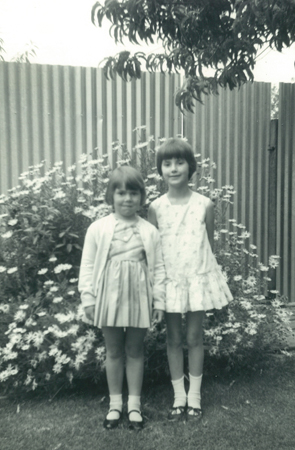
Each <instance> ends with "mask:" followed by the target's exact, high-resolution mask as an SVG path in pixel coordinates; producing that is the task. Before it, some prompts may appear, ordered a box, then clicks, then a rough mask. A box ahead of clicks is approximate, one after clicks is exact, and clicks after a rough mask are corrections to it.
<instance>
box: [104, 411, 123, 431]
mask: <svg viewBox="0 0 295 450" xmlns="http://www.w3.org/2000/svg"><path fill="white" fill-rule="evenodd" d="M111 411H116V412H118V413H119V418H118V419H107V416H106V418H105V419H104V421H103V427H104V428H105V429H106V430H114V429H115V428H117V427H118V425H119V423H120V422H121V419H122V411H119V410H118V409H110V410H109V411H108V414H109V413H110V412H111ZM108 414H107V415H108Z"/></svg>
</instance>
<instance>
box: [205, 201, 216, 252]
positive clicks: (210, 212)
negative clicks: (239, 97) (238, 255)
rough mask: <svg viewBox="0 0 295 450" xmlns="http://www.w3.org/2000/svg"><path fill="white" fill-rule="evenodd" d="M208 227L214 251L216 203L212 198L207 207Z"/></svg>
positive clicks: (206, 219)
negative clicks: (214, 203)
mask: <svg viewBox="0 0 295 450" xmlns="http://www.w3.org/2000/svg"><path fill="white" fill-rule="evenodd" d="M205 223H206V229H207V234H208V239H209V242H210V245H211V249H212V252H213V251H214V205H213V203H212V202H211V200H210V203H208V206H207V208H206V217H205Z"/></svg>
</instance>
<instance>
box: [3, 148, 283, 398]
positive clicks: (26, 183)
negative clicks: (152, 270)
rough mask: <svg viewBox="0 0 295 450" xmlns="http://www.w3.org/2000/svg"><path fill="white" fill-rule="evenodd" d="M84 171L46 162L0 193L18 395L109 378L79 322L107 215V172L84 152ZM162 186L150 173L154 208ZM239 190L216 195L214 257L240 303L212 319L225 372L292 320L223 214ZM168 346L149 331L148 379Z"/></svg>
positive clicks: (253, 357) (12, 372)
mask: <svg viewBox="0 0 295 450" xmlns="http://www.w3.org/2000/svg"><path fill="white" fill-rule="evenodd" d="M147 153H149V152H147ZM79 164H81V169H79V173H80V174H81V176H80V175H78V174H77V168H76V167H75V166H71V167H70V168H69V172H70V173H69V175H65V174H64V173H63V171H62V167H61V164H58V163H57V164H55V165H54V166H53V167H52V168H50V169H49V170H47V171H46V170H45V169H44V167H43V166H44V164H43V165H42V164H41V165H38V166H35V167H32V168H30V169H29V171H28V172H27V173H24V174H22V176H21V177H20V181H19V186H18V187H16V188H13V189H12V190H11V191H10V192H9V193H8V194H7V195H1V196H0V205H1V207H2V211H1V213H2V212H3V214H1V217H0V219H1V220H0V226H1V231H0V241H1V242H0V287H1V290H0V320H1V323H0V328H1V337H0V382H1V385H2V387H4V388H5V389H7V390H10V391H12V392H20V391H22V390H36V389H37V390H38V389H42V388H45V389H46V390H48V391H50V390H52V391H53V393H54V392H56V390H57V389H59V388H61V387H63V388H65V387H66V386H67V383H69V384H70V383H71V382H72V380H73V379H77V378H85V377H89V376H90V377H92V378H95V379H97V380H100V379H101V376H102V374H103V372H104V360H105V349H104V344H103V342H102V338H101V333H100V332H99V331H98V332H96V330H98V329H97V328H95V327H94V328H93V327H91V326H89V325H86V324H84V323H83V322H81V320H80V317H81V310H80V307H79V304H80V295H79V293H78V291H77V275H78V270H79V265H80V258H81V256H80V255H81V253H80V252H81V246H82V245H83V240H84V236H85V230H86V228H87V227H88V225H89V223H90V222H91V221H93V220H95V219H96V218H98V217H103V216H105V215H106V214H108V213H109V209H108V208H106V207H105V204H104V203H103V202H102V200H103V198H104V195H103V193H104V191H105V187H106V181H108V180H107V179H108V170H109V169H108V168H107V167H106V166H105V165H104V163H103V161H99V160H89V161H88V160H87V156H86V155H84V156H83V157H82V158H81V161H80V163H79ZM198 167H199V169H201V171H202V173H201V176H200V179H203V181H202V182H201V184H202V185H199V187H198V190H200V192H202V193H205V194H206V195H209V193H210V190H211V186H212V184H209V183H211V180H212V174H211V173H210V171H211V168H212V164H210V162H209V161H208V160H205V161H203V162H202V163H198ZM79 177H80V178H79ZM158 182H159V178H158V176H156V175H155V174H154V173H150V175H149V176H148V178H147V180H146V185H147V187H146V191H147V197H148V201H147V203H148V204H149V203H150V199H153V200H154V199H155V198H156V197H157V196H158V195H159V194H158V193H157V185H158ZM172 183H177V182H176V179H175V180H174V181H172ZM232 192H233V188H232V187H231V186H226V187H224V188H222V189H215V190H213V191H212V190H211V193H210V197H211V198H212V199H214V203H215V229H216V232H215V234H214V247H215V251H214V253H215V255H216V258H217V261H218V263H219V264H220V265H221V266H222V271H223V275H224V276H225V277H226V278H227V281H228V285H229V286H230V290H231V292H232V294H233V297H234V300H233V301H232V302H230V304H229V307H227V308H223V309H221V310H215V311H210V313H207V314H206V316H205V323H204V338H205V342H206V345H207V346H208V348H209V355H210V357H209V356H207V357H206V359H205V361H207V363H208V362H210V363H211V362H212V363H213V362H215V363H216V362H218V360H219V359H220V358H223V360H224V365H227V366H234V367H241V366H243V367H244V366H247V365H248V364H249V365H251V366H255V361H259V360H260V359H261V358H262V357H263V356H264V355H267V351H268V350H270V349H272V348H274V346H276V348H277V344H278V342H281V341H282V338H283V337H284V335H285V333H286V319H287V317H286V316H287V314H286V310H285V309H282V308H281V305H282V301H284V299H283V298H281V297H280V295H279V293H278V292H273V293H272V295H273V296H276V298H273V299H272V300H266V299H265V296H264V294H265V292H266V291H267V285H268V273H267V271H268V266H267V265H265V264H258V262H257V260H258V256H257V253H256V248H255V246H254V245H253V244H250V245H249V244H248V240H249V239H248V237H249V235H247V233H246V232H245V229H244V227H243V228H242V226H241V224H237V223H236V222H235V221H234V219H230V221H229V222H228V221H227V219H224V214H223V212H222V210H223V209H222V208H223V207H224V206H225V209H226V207H227V206H228V205H229V200H228V198H232V195H231V194H232ZM175 206H176V209H177V205H175ZM178 206H179V205H178ZM166 238H167V239H168V237H166ZM246 252H248V253H246ZM245 258H247V260H246V259H245ZM268 265H269V267H271V268H275V267H276V266H277V265H278V257H276V256H273V257H271V258H270V260H269V262H268ZM143 270H144V269H143ZM171 270H172V269H171ZM176 314H177V313H176ZM266 318H267V319H266ZM164 341H165V327H164V321H162V322H161V324H160V325H158V326H156V327H154V326H153V328H152V329H151V330H149V332H148V334H147V338H146V355H145V357H146V363H147V364H146V373H145V375H146V379H147V380H151V379H154V380H157V379H159V378H161V377H162V376H163V373H164V371H165V369H166V358H165V353H166V351H165V345H164ZM172 406H173V405H172Z"/></svg>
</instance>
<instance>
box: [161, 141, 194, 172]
mask: <svg viewBox="0 0 295 450" xmlns="http://www.w3.org/2000/svg"><path fill="white" fill-rule="evenodd" d="M172 158H183V159H185V160H186V162H187V163H188V165H189V173H188V177H189V179H190V178H191V177H192V175H193V173H194V172H195V171H196V170H197V163H196V159H195V156H194V153H193V150H192V148H191V146H190V145H189V144H188V143H187V142H186V141H185V140H183V139H179V138H170V139H167V140H166V141H165V142H164V143H163V144H162V145H161V146H160V147H159V149H158V151H157V169H158V172H159V174H160V175H161V176H162V162H163V161H164V160H165V159H172Z"/></svg>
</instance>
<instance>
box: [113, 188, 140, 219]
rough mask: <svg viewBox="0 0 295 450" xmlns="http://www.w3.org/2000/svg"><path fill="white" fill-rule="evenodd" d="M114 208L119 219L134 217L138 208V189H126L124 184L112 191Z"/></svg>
mask: <svg viewBox="0 0 295 450" xmlns="http://www.w3.org/2000/svg"><path fill="white" fill-rule="evenodd" d="M113 200H114V209H115V213H116V215H117V216H118V217H119V218H121V219H129V220H131V219H134V218H135V215H136V212H137V211H138V210H139V208H140V204H141V194H140V191H139V190H132V189H126V187H125V186H122V187H120V188H117V189H115V191H114V196H113Z"/></svg>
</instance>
